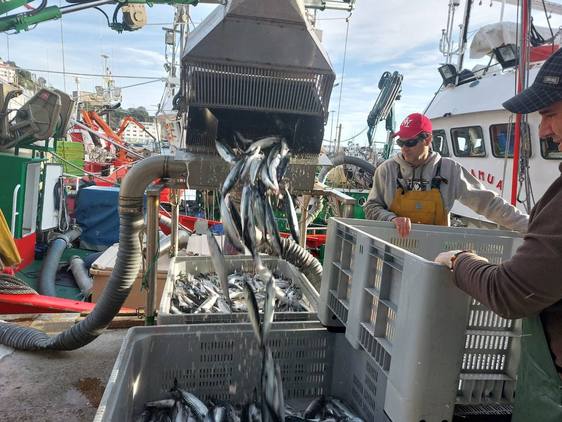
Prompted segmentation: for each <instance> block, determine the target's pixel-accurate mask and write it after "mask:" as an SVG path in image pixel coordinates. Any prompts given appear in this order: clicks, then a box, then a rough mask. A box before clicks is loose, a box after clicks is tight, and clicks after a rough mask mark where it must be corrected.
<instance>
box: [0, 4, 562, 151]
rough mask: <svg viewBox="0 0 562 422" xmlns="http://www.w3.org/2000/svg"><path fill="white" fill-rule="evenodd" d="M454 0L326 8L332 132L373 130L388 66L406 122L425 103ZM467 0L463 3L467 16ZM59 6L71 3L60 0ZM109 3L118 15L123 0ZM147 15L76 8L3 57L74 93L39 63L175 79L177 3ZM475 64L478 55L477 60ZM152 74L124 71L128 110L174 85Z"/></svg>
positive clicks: (151, 102)
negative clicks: (172, 50) (171, 69)
mask: <svg viewBox="0 0 562 422" xmlns="http://www.w3.org/2000/svg"><path fill="white" fill-rule="evenodd" d="M38 3H39V1H36V2H34V3H32V5H33V4H38ZM448 3H449V0H417V1H412V0H392V1H383V0H356V8H355V10H354V11H353V13H352V14H351V15H349V13H347V12H343V11H325V12H318V14H317V19H318V20H317V27H318V28H319V29H321V30H322V31H323V45H324V47H325V49H326V51H327V53H328V55H329V57H330V60H331V62H332V65H333V68H334V70H335V72H336V75H337V76H336V83H337V84H339V85H338V86H336V87H335V88H334V89H333V92H332V98H331V102H330V118H329V119H328V122H327V125H326V128H325V139H328V138H330V134H331V137H332V138H333V137H334V136H335V127H336V125H337V123H338V122H339V123H341V125H342V135H341V139H342V140H346V139H349V138H352V137H354V136H356V135H357V134H359V133H361V131H363V130H364V129H365V128H366V126H367V125H366V119H367V116H368V114H369V111H370V110H371V108H372V106H373V104H374V102H375V100H376V98H377V95H378V92H379V90H378V87H377V84H378V81H379V79H380V77H381V75H382V73H383V72H384V71H390V72H393V71H399V72H400V73H402V74H403V75H404V81H403V86H402V98H401V100H400V101H399V102H397V105H396V116H397V122H398V123H399V122H400V121H401V120H402V119H403V118H404V117H405V116H406V115H407V114H409V113H412V112H417V111H423V109H425V107H426V106H427V104H428V103H429V101H430V100H431V98H432V96H433V95H434V93H435V91H436V90H437V89H438V88H439V85H440V83H441V77H440V76H439V73H438V72H437V68H438V67H439V65H440V64H441V63H443V61H444V58H443V56H442V55H441V53H440V52H439V40H440V38H441V30H442V28H444V27H445V25H446V20H447V11H448ZM464 3H465V2H464V0H463V1H461V6H460V8H459V9H458V11H457V19H456V21H457V24H458V23H460V19H461V17H462V13H463V8H464ZM49 5H61V6H62V5H65V4H64V3H62V2H59V3H57V2H56V1H55V2H52V1H50V2H49ZM214 7H216V6H214V5H208V4H199V5H198V6H196V7H191V8H190V12H191V17H192V21H193V22H194V24H197V23H199V22H200V21H201V20H202V19H203V18H204V17H205V16H206V15H207V14H208V13H209V12H210V11H212V10H213V8H214ZM102 8H103V9H104V10H106V13H108V14H109V16H110V17H111V14H112V13H113V7H108V6H103V7H102ZM500 11H501V2H496V1H493V2H491V0H482V1H479V0H475V1H474V3H473V13H472V20H471V25H470V27H469V34H470V35H472V34H473V33H474V32H475V30H476V29H478V28H479V27H480V26H482V25H485V24H489V23H493V22H497V21H499V18H500ZM147 15H148V25H147V26H145V27H144V28H142V29H140V30H138V31H135V32H125V33H122V34H119V33H117V32H115V31H113V30H111V29H110V28H108V26H107V22H106V18H105V17H104V16H103V15H102V14H101V13H100V12H98V11H96V10H83V11H80V12H76V13H73V14H66V15H64V16H63V18H62V19H61V20H57V21H48V22H44V23H42V24H39V25H38V26H37V27H36V28H35V29H33V30H31V31H28V32H22V33H19V34H10V35H7V34H0V57H2V59H4V60H7V59H9V60H12V61H15V62H16V63H17V65H18V66H20V67H23V68H26V69H33V70H34V72H33V73H35V74H36V75H37V76H43V77H45V78H46V79H47V81H48V83H49V84H51V85H52V86H54V87H56V88H59V89H63V90H66V91H67V92H72V91H73V90H76V88H77V82H76V77H75V76H72V75H66V77H63V76H62V75H60V74H54V73H44V72H41V71H39V70H42V71H54V72H63V71H64V72H76V73H93V74H101V73H103V70H104V64H103V63H104V60H103V58H102V57H101V56H102V55H107V56H109V59H108V63H109V65H110V67H111V71H112V74H113V75H114V76H133V77H137V78H138V77H145V78H150V77H154V78H165V77H166V72H165V70H164V62H165V44H164V31H163V30H162V27H164V26H170V24H171V23H172V21H173V17H174V8H173V7H171V6H168V5H154V6H153V7H147ZM515 17H516V9H515V7H512V6H506V7H505V14H504V20H512V21H513V20H515ZM533 17H534V19H535V23H536V24H537V25H545V23H546V20H545V16H544V12H542V11H534V12H533ZM551 22H552V25H553V27H554V28H555V30H556V28H558V26H559V25H562V19H561V18H560V16H557V15H553V19H552V20H551ZM346 30H348V40H347V52H346V54H345V71H343V70H344V69H343V62H344V50H345V45H346V43H345V39H346ZM473 64H474V63H473V62H472V61H468V65H469V66H468V67H471V66H472V65H473ZM147 81H148V80H147V79H135V78H116V85H117V86H120V87H123V104H122V105H123V106H124V107H125V108H127V107H138V106H144V107H145V108H146V109H147V110H148V111H149V112H151V113H154V112H155V111H156V109H157V105H158V103H159V101H160V99H161V97H162V94H163V90H164V83H163V82H161V81H157V82H152V83H148V84H143V85H138V86H134V87H128V86H129V85H134V84H138V83H142V82H147ZM78 84H79V86H80V89H81V90H89V91H93V90H94V87H95V86H96V85H101V84H102V80H101V78H99V77H90V76H80V77H79V81H78ZM340 90H341V94H340ZM340 95H341V101H340ZM338 110H339V119H338V117H337V116H338ZM384 136H385V133H384V128H383V127H379V130H378V131H377V139H379V140H382V139H383V138H384ZM354 141H356V142H358V143H360V144H364V145H366V143H367V138H366V135H365V134H364V133H362V134H360V135H359V136H357V137H356V138H354Z"/></svg>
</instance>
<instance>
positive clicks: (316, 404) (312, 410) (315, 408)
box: [303, 396, 326, 419]
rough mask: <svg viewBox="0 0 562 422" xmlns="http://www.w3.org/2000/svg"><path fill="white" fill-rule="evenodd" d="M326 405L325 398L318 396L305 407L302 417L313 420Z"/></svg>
mask: <svg viewBox="0 0 562 422" xmlns="http://www.w3.org/2000/svg"><path fill="white" fill-rule="evenodd" d="M325 404H326V397H325V396H320V397H316V398H315V399H314V400H312V401H311V402H310V404H309V405H308V406H307V407H306V409H305V411H304V413H303V416H304V417H305V418H306V419H314V418H315V417H316V415H318V414H319V413H320V411H321V410H322V408H323V407H324V405H325Z"/></svg>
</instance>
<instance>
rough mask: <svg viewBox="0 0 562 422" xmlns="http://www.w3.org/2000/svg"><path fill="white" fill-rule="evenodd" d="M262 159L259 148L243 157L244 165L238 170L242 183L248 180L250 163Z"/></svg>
mask: <svg viewBox="0 0 562 422" xmlns="http://www.w3.org/2000/svg"><path fill="white" fill-rule="evenodd" d="M262 159H263V154H262V153H261V151H260V149H259V148H258V149H256V150H254V151H253V152H251V153H250V154H248V155H247V156H246V158H245V159H244V166H243V167H242V171H241V172H240V180H242V182H243V183H246V182H249V181H250V169H251V167H252V163H256V162H259V163H261V161H262Z"/></svg>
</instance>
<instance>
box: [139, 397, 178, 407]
mask: <svg viewBox="0 0 562 422" xmlns="http://www.w3.org/2000/svg"><path fill="white" fill-rule="evenodd" d="M175 404H176V401H175V400H174V399H165V400H156V401H149V402H147V403H146V404H145V406H146V407H154V408H156V409H171V408H172V407H174V405H175Z"/></svg>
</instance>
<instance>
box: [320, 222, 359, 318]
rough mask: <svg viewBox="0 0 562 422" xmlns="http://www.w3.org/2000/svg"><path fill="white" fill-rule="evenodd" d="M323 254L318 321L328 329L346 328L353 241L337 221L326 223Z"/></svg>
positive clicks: (352, 236)
mask: <svg viewBox="0 0 562 422" xmlns="http://www.w3.org/2000/svg"><path fill="white" fill-rule="evenodd" d="M327 238H328V239H330V241H329V242H327V243H326V251H325V253H324V265H323V271H322V283H321V285H320V302H319V303H320V304H321V306H320V305H319V308H318V318H319V319H320V321H322V324H324V325H325V326H329V327H334V326H341V325H344V326H346V323H347V318H348V316H349V312H350V308H349V300H347V298H346V296H347V297H351V295H352V291H351V289H352V282H353V273H352V270H351V269H350V267H351V265H350V264H352V262H353V259H352V258H351V256H350V255H351V254H352V253H355V249H354V248H352V247H351V245H352V244H353V242H354V241H355V237H354V231H353V230H351V229H350V228H348V227H343V228H342V227H340V225H339V224H337V221H332V219H330V221H329V222H328V231H327Z"/></svg>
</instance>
